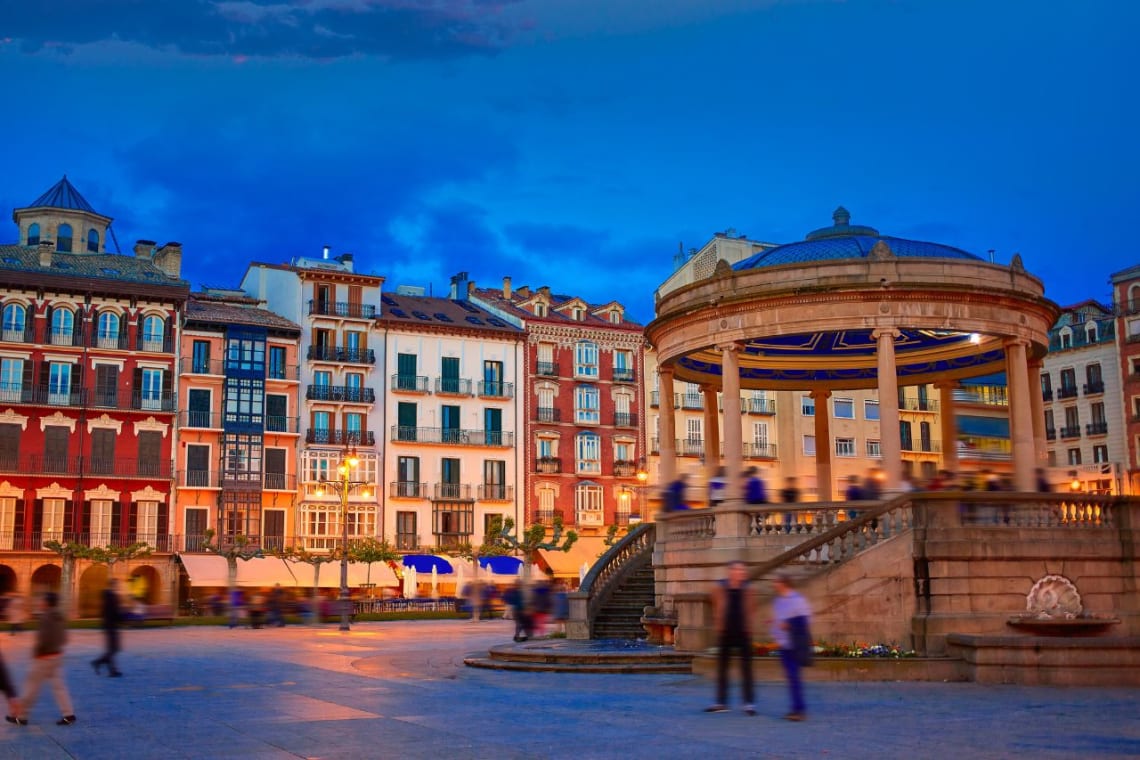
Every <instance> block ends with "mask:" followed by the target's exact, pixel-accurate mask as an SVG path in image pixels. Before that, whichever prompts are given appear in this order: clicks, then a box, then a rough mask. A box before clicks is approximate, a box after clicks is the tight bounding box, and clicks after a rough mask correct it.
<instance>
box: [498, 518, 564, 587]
mask: <svg viewBox="0 0 1140 760" xmlns="http://www.w3.org/2000/svg"><path fill="white" fill-rule="evenodd" d="M562 528H563V526H562V517H561V515H557V514H556V515H555V516H554V525H553V526H552V527H551V529H550V539H549V540H547V538H546V526H545V525H542V524H541V523H536V524H534V525H531V526H530V527H529V528H527V529H526V530H525V531H523V532H522V535H521V537H520V536H517V535H514V534H513V533H512V531H514V529H515V521H514V518H512V517H506V518H499V517H495V518H493V519H492V520H491V525H490V530H488V531H487V533H488V535H489V536H491V538H490V539H489V542H490V544H491V545H492V546H494V547H500V548H503V549H506V550H507V551H508V552H510V551H512V550H513V551H516V552H518V553H519V554H522V556H523V577H524V578H529V575H530V566H531V564H532V563H533V562H534V556H535V553H536V552H538V551H539V550H540V549H541V550H543V551H554V552H565V551H569V550H570V547H571V546H573V545H574V542H576V541H577V540H578V534H577V532H575V531H572V530H568V531H566V536H565V538H563V536H562V533H563V530H562ZM485 543H486V541H485Z"/></svg>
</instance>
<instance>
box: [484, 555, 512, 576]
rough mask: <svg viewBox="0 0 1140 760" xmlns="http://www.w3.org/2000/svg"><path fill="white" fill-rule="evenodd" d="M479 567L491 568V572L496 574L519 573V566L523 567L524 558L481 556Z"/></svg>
mask: <svg viewBox="0 0 1140 760" xmlns="http://www.w3.org/2000/svg"><path fill="white" fill-rule="evenodd" d="M479 567H481V568H484V569H486V568H488V567H489V568H491V572H492V573H494V574H495V575H518V574H519V568H520V567H522V560H521V559H519V558H518V557H508V556H506V555H504V556H502V557H480V558H479Z"/></svg>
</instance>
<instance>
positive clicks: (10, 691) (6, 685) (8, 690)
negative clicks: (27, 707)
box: [0, 657, 21, 723]
mask: <svg viewBox="0 0 1140 760" xmlns="http://www.w3.org/2000/svg"><path fill="white" fill-rule="evenodd" d="M0 692H2V693H3V694H4V696H5V697H6V698H7V699H8V714H7V715H6V716H5V718H6V719H7V721H8V722H9V723H15V722H16V716H17V715H20V714H21V709H20V699H19V697H18V696H17V695H16V687H15V686H14V685H13V683H12V679H11V677H10V676H9V675H8V666H7V665H5V664H4V658H3V657H0Z"/></svg>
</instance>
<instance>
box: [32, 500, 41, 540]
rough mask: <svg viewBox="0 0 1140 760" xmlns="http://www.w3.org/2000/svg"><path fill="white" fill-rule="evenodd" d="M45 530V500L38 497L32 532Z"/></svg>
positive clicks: (33, 514)
mask: <svg viewBox="0 0 1140 760" xmlns="http://www.w3.org/2000/svg"><path fill="white" fill-rule="evenodd" d="M43 530H44V500H43V499H36V503H35V509H34V511H33V512H32V532H33V533H43ZM37 548H38V547H37Z"/></svg>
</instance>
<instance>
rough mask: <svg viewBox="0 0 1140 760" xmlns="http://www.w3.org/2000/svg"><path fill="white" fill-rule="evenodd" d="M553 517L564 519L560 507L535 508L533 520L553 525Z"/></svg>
mask: <svg viewBox="0 0 1140 760" xmlns="http://www.w3.org/2000/svg"><path fill="white" fill-rule="evenodd" d="M555 518H558V519H560V520H564V519H565V517H564V513H563V512H562V510H561V509H537V510H535V512H534V521H535V522H536V523H538V524H539V525H553V524H554V521H555Z"/></svg>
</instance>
